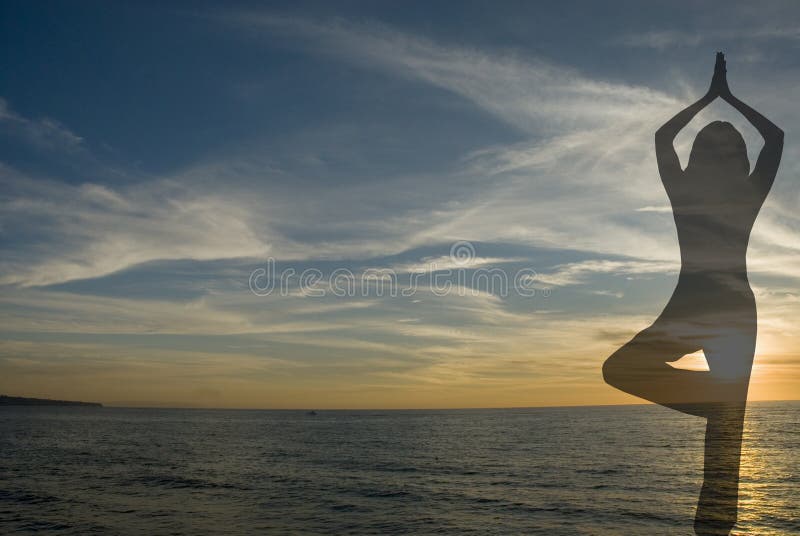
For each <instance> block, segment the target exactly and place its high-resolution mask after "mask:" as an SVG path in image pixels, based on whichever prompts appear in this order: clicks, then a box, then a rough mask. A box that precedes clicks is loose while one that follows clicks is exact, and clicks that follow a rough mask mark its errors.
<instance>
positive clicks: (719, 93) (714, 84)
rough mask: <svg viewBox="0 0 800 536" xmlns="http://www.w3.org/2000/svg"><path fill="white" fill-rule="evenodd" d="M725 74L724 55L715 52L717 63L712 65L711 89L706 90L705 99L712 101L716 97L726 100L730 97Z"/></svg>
mask: <svg viewBox="0 0 800 536" xmlns="http://www.w3.org/2000/svg"><path fill="white" fill-rule="evenodd" d="M727 72H728V70H727V68H726V64H725V54H723V53H722V52H717V61H716V63H715V64H714V76H713V77H712V78H711V87H709V88H708V93H707V94H706V96H707V97H710V98H712V99H714V98H716V97H721V98H723V99H727V98H728V97H730V96H731V90H730V88H729V87H728V75H727Z"/></svg>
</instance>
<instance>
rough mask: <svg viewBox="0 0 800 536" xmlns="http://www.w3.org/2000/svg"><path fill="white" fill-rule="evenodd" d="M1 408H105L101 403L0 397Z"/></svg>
mask: <svg viewBox="0 0 800 536" xmlns="http://www.w3.org/2000/svg"><path fill="white" fill-rule="evenodd" d="M0 406H90V407H95V408H101V407H103V404H100V403H99V402H74V401H72V400H51V399H49V398H26V397H24V396H6V395H0Z"/></svg>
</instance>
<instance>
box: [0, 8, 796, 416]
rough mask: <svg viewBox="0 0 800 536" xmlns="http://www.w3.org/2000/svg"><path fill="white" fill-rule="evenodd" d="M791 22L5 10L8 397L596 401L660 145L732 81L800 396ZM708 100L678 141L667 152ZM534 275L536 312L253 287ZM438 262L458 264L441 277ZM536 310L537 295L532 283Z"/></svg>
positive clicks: (479, 13) (633, 322)
mask: <svg viewBox="0 0 800 536" xmlns="http://www.w3.org/2000/svg"><path fill="white" fill-rule="evenodd" d="M798 15H800V9H798V8H797V7H796V6H795V4H793V3H791V2H768V3H762V4H759V5H757V6H755V7H754V6H751V5H748V4H747V3H741V4H739V5H735V4H731V3H722V2H719V3H711V2H708V3H702V4H698V3H689V2H687V3H678V4H677V5H676V3H673V2H663V3H658V2H655V3H648V4H647V6H646V7H645V6H643V5H642V4H641V3H638V2H613V3H597V2H559V3H557V4H552V5H547V6H540V5H533V4H531V3H525V2H519V3H513V2H505V3H501V4H500V5H496V4H495V3H488V2H484V3H477V2H476V3H459V4H458V5H451V4H446V3H439V4H434V5H433V6H431V5H429V4H428V3H406V4H403V5H400V4H393V3H388V2H370V3H365V2H343V3H336V4H333V3H328V2H286V3H268V4H264V3H240V4H236V3H226V4H225V5H224V6H222V5H220V4H213V3H198V2H185V3H181V2H176V3H150V4H148V3H113V4H111V3H102V2H96V3H94V2H84V3H66V2H53V3H37V4H35V5H34V4H30V3H26V2H5V3H4V4H3V6H2V7H0V40H2V47H1V48H2V53H0V54H1V55H0V62H1V66H0V99H2V100H0V181H2V197H0V202H1V203H2V206H3V208H2V213H1V215H0V218H1V219H0V233H1V234H0V248H2V257H1V259H2V260H0V285H2V287H0V289H1V292H2V294H0V296H1V297H0V317H2V319H3V326H4V327H3V328H2V342H0V370H3V374H2V379H0V391H3V392H8V393H10V394H22V395H25V394H28V395H39V396H58V397H69V398H91V399H99V400H101V401H104V402H107V403H141V404H179V405H205V406H230V407H309V406H314V407H453V406H507V405H540V404H574V403H612V402H625V401H631V400H632V399H630V398H627V397H626V396H625V395H622V394H617V393H616V392H614V391H613V390H612V389H611V388H610V387H608V386H606V385H604V384H603V382H602V378H601V377H600V372H599V371H600V365H601V363H602V361H603V359H604V358H605V357H606V356H607V355H608V354H609V353H610V352H611V351H613V350H614V349H615V347H616V346H617V345H619V344H621V343H624V342H625V341H626V340H627V339H628V338H629V337H630V336H632V335H633V334H635V332H636V330H637V329H640V328H642V327H644V326H646V325H648V323H649V322H650V321H652V319H653V318H655V316H656V315H657V314H658V312H659V311H660V309H661V307H662V306H663V304H664V303H665V302H666V300H667V299H668V297H669V295H670V293H671V290H672V287H673V285H674V283H675V277H676V273H677V272H676V270H677V262H678V259H679V257H678V249H677V241H676V238H675V230H674V225H673V223H672V217H671V214H670V213H669V207H668V200H667V198H666V194H665V193H664V191H663V188H662V187H661V184H660V182H659V179H658V175H657V172H656V168H655V161H654V154H653V147H652V139H653V132H654V131H655V129H656V128H657V127H658V126H660V124H662V123H663V122H664V121H665V120H666V119H668V118H669V117H670V116H671V115H672V114H674V113H675V112H677V111H678V110H679V109H680V108H681V107H682V106H685V105H686V104H687V103H688V102H691V101H692V100H693V99H695V98H697V97H699V96H700V95H701V94H702V92H704V91H705V89H706V87H707V84H708V82H709V80H710V75H711V72H712V70H713V60H714V52H716V51H717V50H724V51H725V52H726V55H727V58H728V71H729V80H730V84H731V88H732V90H733V92H734V93H735V94H737V95H738V96H739V97H740V98H742V99H743V100H745V101H747V102H749V103H751V104H752V105H753V106H754V107H756V108H757V109H759V110H760V111H762V112H763V113H764V114H765V115H767V116H768V117H770V118H771V119H773V120H774V121H775V122H776V123H778V124H779V126H781V127H782V128H783V129H784V131H785V132H786V139H787V143H786V149H785V151H784V157H783V164H782V167H781V171H780V173H779V175H778V178H777V180H776V183H775V186H774V188H773V191H772V193H771V195H770V198H769V199H768V201H767V203H766V205H765V206H764V209H763V210H762V213H761V216H760V217H759V220H758V222H757V224H756V228H755V230H754V233H753V239H752V241H751V248H750V255H749V264H750V270H751V282H752V283H753V286H754V288H755V290H756V293H757V295H758V299H759V317H760V333H759V347H758V357H757V361H756V363H757V364H756V373H755V377H754V382H755V385H754V389H753V393H754V396H756V397H759V398H787V397H789V396H790V394H791V393H792V392H796V388H797V385H798V381H797V378H798V374H797V373H798V370H800V369H798V364H800V362H799V361H798V360H797V351H796V350H797V348H798V345H797V340H796V335H795V334H794V333H793V328H792V318H793V314H794V313H795V312H797V309H798V307H797V301H798V294H797V281H798V280H797V276H796V269H795V266H796V261H797V259H798V256H797V251H798V248H800V235H798V229H800V226H799V225H798V223H799V222H798V221H797V216H796V210H795V206H796V204H797V200H798V199H797V195H798V194H797V189H796V188H795V185H794V183H793V177H794V176H795V171H796V170H797V166H796V163H795V162H796V161H797V158H796V149H795V145H794V144H793V143H792V141H791V140H792V139H793V132H794V131H795V124H796V123H797V122H798V112H797V106H796V103H795V98H794V90H795V88H796V87H797V82H798V74H797V72H798V71H797V67H798V59H797V58H798V54H797V49H798V45H799V44H800V32H798V30H797V28H798V27H799V26H798V22H800V21H798V18H800V17H799V16H798ZM717 118H723V119H729V120H731V121H732V122H733V123H734V124H735V125H737V127H738V128H740V130H741V131H742V132H743V134H744V135H745V138H746V140H747V142H748V150H749V154H750V158H751V162H753V161H754V160H755V156H756V155H757V154H758V150H759V149H760V140H758V138H757V136H756V134H755V132H754V131H753V129H752V127H749V126H748V125H746V124H745V123H743V121H742V119H741V118H738V117H737V116H736V115H735V114H734V113H733V112H732V110H730V109H729V108H727V107H726V105H723V104H720V103H715V104H714V105H713V106H712V107H711V109H709V110H708V111H707V112H706V113H705V114H704V116H703V117H702V118H698V120H696V121H694V122H693V123H692V125H690V127H689V128H688V129H687V131H686V132H684V133H682V134H681V136H680V137H679V138H678V140H677V142H676V143H677V148H678V152H679V155H680V156H681V158H682V159H683V161H684V162H685V158H686V155H687V154H688V149H689V147H690V145H691V141H692V139H693V134H694V133H695V132H697V130H699V128H700V127H702V126H703V125H704V124H705V123H707V122H708V121H709V120H711V119H717ZM457 241H468V242H469V243H470V244H471V247H472V248H473V251H474V254H475V258H474V259H473V262H472V263H471V264H470V265H469V266H458V268H459V269H461V268H463V269H466V270H474V269H476V268H479V267H497V268H500V269H502V270H504V271H506V272H507V273H513V272H515V271H517V270H520V269H523V268H526V269H531V270H534V271H535V272H536V273H537V274H538V278H537V280H536V281H537V282H536V291H537V294H536V295H535V296H534V297H521V296H515V295H509V296H499V295H497V293H492V292H488V291H487V290H489V289H479V290H480V292H476V293H473V294H474V295H472V294H471V295H469V296H459V295H453V294H456V293H453V294H451V295H448V296H437V295H435V294H434V293H433V292H431V289H430V288H424V287H423V288H420V289H419V292H418V293H417V294H416V295H415V296H411V297H402V296H400V297H396V298H393V297H387V296H383V297H381V296H375V295H369V296H357V297H356V296H351V297H344V298H343V297H335V296H330V295H328V296H325V297H321V298H319V297H314V296H309V295H308V293H304V292H303V291H302V290H301V289H299V288H297V285H296V283H297V282H294V283H293V287H292V290H293V292H291V293H289V295H287V296H277V295H270V296H262V297H259V296H255V295H254V294H253V293H251V292H250V290H249V288H248V279H249V277H250V274H251V272H252V271H253V270H255V269H257V268H259V267H263V266H264V263H265V262H266V259H268V258H273V259H275V260H276V263H277V265H278V266H279V267H280V268H281V269H284V268H287V267H291V268H294V269H295V270H296V271H297V272H298V273H299V272H302V271H303V270H304V269H307V268H314V269H318V270H320V271H321V272H322V273H324V274H326V275H327V274H330V273H331V272H332V271H334V270H336V269H337V268H341V269H348V270H351V271H353V272H354V273H360V272H363V270H365V269H368V268H379V269H393V270H396V271H397V272H398V273H399V274H400V278H401V279H403V278H407V277H408V274H409V271H410V270H411V268H419V267H420V266H423V267H424V266H430V264H431V263H436V264H437V265H438V267H439V268H441V269H446V268H447V267H448V266H449V265H448V262H449V261H450V260H452V259H449V252H450V248H451V246H452V244H454V243H455V242H457ZM450 267H452V266H450ZM545 291H546V292H545Z"/></svg>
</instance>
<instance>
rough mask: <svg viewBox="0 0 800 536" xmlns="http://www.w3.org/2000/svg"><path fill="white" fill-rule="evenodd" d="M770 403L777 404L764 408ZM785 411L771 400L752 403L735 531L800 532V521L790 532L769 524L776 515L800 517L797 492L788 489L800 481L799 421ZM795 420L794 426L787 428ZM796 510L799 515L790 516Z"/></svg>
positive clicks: (778, 517)
mask: <svg viewBox="0 0 800 536" xmlns="http://www.w3.org/2000/svg"><path fill="white" fill-rule="evenodd" d="M769 406H773V407H772V408H769V409H770V410H769V411H764V410H767V409H768V407H769ZM783 413H784V411H781V409H779V407H778V406H775V405H774V404H772V403H769V402H767V403H756V404H755V407H754V405H753V404H751V405H750V407H748V410H747V416H746V418H745V426H744V433H743V443H742V458H741V465H740V480H739V516H738V523H737V525H736V528H735V529H734V530H733V531H732V532H731V534H741V535H745V534H758V535H761V536H771V535H782V536H784V535H786V534H800V521H798V524H797V526H796V527H795V528H794V530H791V531H788V532H787V531H786V530H782V529H776V528H770V527H769V525H771V524H773V523H772V521H774V520H775V519H780V518H783V519H787V518H789V519H792V518H794V519H800V509H798V506H797V495H796V494H794V495H792V494H787V492H786V490H787V489H792V488H796V487H797V486H796V485H787V484H788V482H787V481H794V482H800V479H798V471H797V466H796V464H797V457H796V456H793V454H794V453H795V452H796V451H795V448H794V445H793V443H794V442H795V441H796V439H795V438H796V437H797V429H796V425H797V423H796V422H793V420H794V419H793V416H792V415H791V414H790V413H788V412H787V413H786V414H785V415H784V414H783ZM792 424H793V425H794V426H790V429H787V428H786V427H787V425H792ZM793 436H794V437H793ZM792 511H795V512H797V514H798V515H795V516H792V515H788V516H787V513H791V512H792Z"/></svg>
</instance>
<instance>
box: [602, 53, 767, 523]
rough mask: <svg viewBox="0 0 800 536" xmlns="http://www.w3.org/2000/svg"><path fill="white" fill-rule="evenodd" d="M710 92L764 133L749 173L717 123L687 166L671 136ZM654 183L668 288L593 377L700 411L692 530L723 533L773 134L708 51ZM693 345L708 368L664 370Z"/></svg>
mask: <svg viewBox="0 0 800 536" xmlns="http://www.w3.org/2000/svg"><path fill="white" fill-rule="evenodd" d="M717 97H720V98H721V99H723V100H725V101H726V102H728V103H729V104H730V105H731V106H733V107H734V108H735V109H736V110H738V111H739V112H740V113H741V114H742V115H744V116H745V118H747V120H748V121H750V123H752V124H753V126H754V127H755V128H756V129H757V130H758V132H759V133H760V134H761V136H762V137H763V138H764V147H763V149H762V150H761V154H760V155H759V157H758V161H757V162H756V165H755V168H754V169H753V172H752V173H750V164H749V161H748V159H747V148H746V146H745V143H744V139H743V138H742V136H741V134H740V133H739V132H738V131H737V130H736V129H735V128H734V127H733V125H731V124H730V123H727V122H721V121H715V122H713V123H710V124H709V125H706V126H705V127H704V128H703V129H702V130H701V131H700V132H699V133H698V134H697V137H696V138H695V141H694V145H693V146H692V151H691V154H690V156H689V163H688V165H687V166H686V169H685V170H682V169H681V167H680V162H679V160H678V156H677V154H676V153H675V149H674V147H673V140H674V139H675V136H676V135H677V134H678V132H679V131H680V130H681V129H682V128H683V127H685V126H686V125H687V124H688V123H689V122H690V121H691V120H692V118H694V117H695V115H697V113H698V112H699V111H700V110H702V109H703V108H704V107H706V106H707V105H708V104H709V103H711V102H712V101H713V100H714V99H716V98H717ZM655 141H656V158H657V160H658V170H659V173H660V175H661V181H662V182H663V184H664V188H665V189H666V191H667V195H668V197H669V199H670V202H671V204H672V211H673V215H674V219H675V226H676V227H677V231H678V241H679V243H680V252H681V271H680V275H679V277H678V283H677V286H676V287H675V290H674V292H673V294H672V297H671V298H670V300H669V302H668V303H667V305H666V307H665V308H664V310H663V311H662V313H661V315H659V317H658V318H657V319H656V321H655V322H653V324H652V325H651V326H650V327H648V328H646V329H644V330H642V331H641V332H640V333H639V334H638V335H636V336H635V337H634V338H633V339H632V340H630V341H629V342H628V343H627V344H625V345H624V346H623V347H622V348H620V349H619V350H617V351H616V352H615V353H614V354H613V355H611V357H609V358H608V359H607V360H606V362H605V363H604V364H603V377H604V379H605V381H606V382H607V383H608V384H610V385H612V386H614V387H616V388H618V389H620V390H622V391H625V392H626V393H630V394H632V395H635V396H638V397H641V398H644V399H646V400H649V401H651V402H655V403H657V404H661V405H663V406H667V407H670V408H674V409H677V410H679V411H682V412H684V413H688V414H691V415H697V416H701V417H705V418H706V419H707V423H706V444H705V460H704V461H705V466H704V481H703V487H702V490H701V492H700V499H699V502H698V506H697V512H696V514H695V532H696V533H697V534H728V533H729V532H730V530H731V529H732V528H733V526H734V524H735V523H736V514H737V512H736V510H737V501H738V483H739V458H740V452H741V438H742V427H743V423H744V411H745V405H746V401H747V389H748V385H749V382H750V370H751V368H752V363H753V353H754V350H755V341H756V331H757V325H756V305H755V298H754V296H753V291H752V290H751V288H750V283H749V281H748V279H747V260H746V256H747V244H748V241H749V239H750V231H751V229H752V228H753V224H754V223H755V219H756V216H757V215H758V212H759V210H760V208H761V205H762V204H763V203H764V200H765V199H766V197H767V194H768V193H769V190H770V188H771V186H772V183H773V181H774V179H775V175H776V173H777V171H778V165H779V164H780V159H781V153H782V152H783V131H782V130H781V129H780V128H778V127H777V126H775V125H774V124H773V123H772V122H770V121H769V120H768V119H767V118H765V117H764V116H763V115H761V114H760V113H758V112H756V111H755V110H753V109H752V108H750V107H749V106H748V105H746V104H744V103H743V102H742V101H740V100H739V99H737V98H736V97H734V96H733V95H732V94H731V91H730V89H729V88H728V82H727V76H726V67H725V57H724V55H723V54H722V53H721V52H719V53H717V60H716V65H715V67H714V76H713V78H712V80H711V87H710V88H709V90H708V93H706V94H705V96H703V97H702V98H701V99H700V100H698V101H697V102H695V103H694V104H692V105H690V106H689V107H688V108H686V109H685V110H683V111H681V112H680V113H678V114H677V115H676V116H675V117H673V118H672V119H670V120H669V121H667V123H666V124H665V125H664V126H662V127H661V128H660V129H658V131H657V132H656V136H655ZM698 350H703V353H704V354H705V357H706V361H707V363H708V368H709V370H708V371H690V370H683V369H678V368H674V367H672V366H671V365H669V362H674V361H677V360H678V359H680V358H681V357H683V356H684V355H687V354H690V353H693V352H696V351H698Z"/></svg>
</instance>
